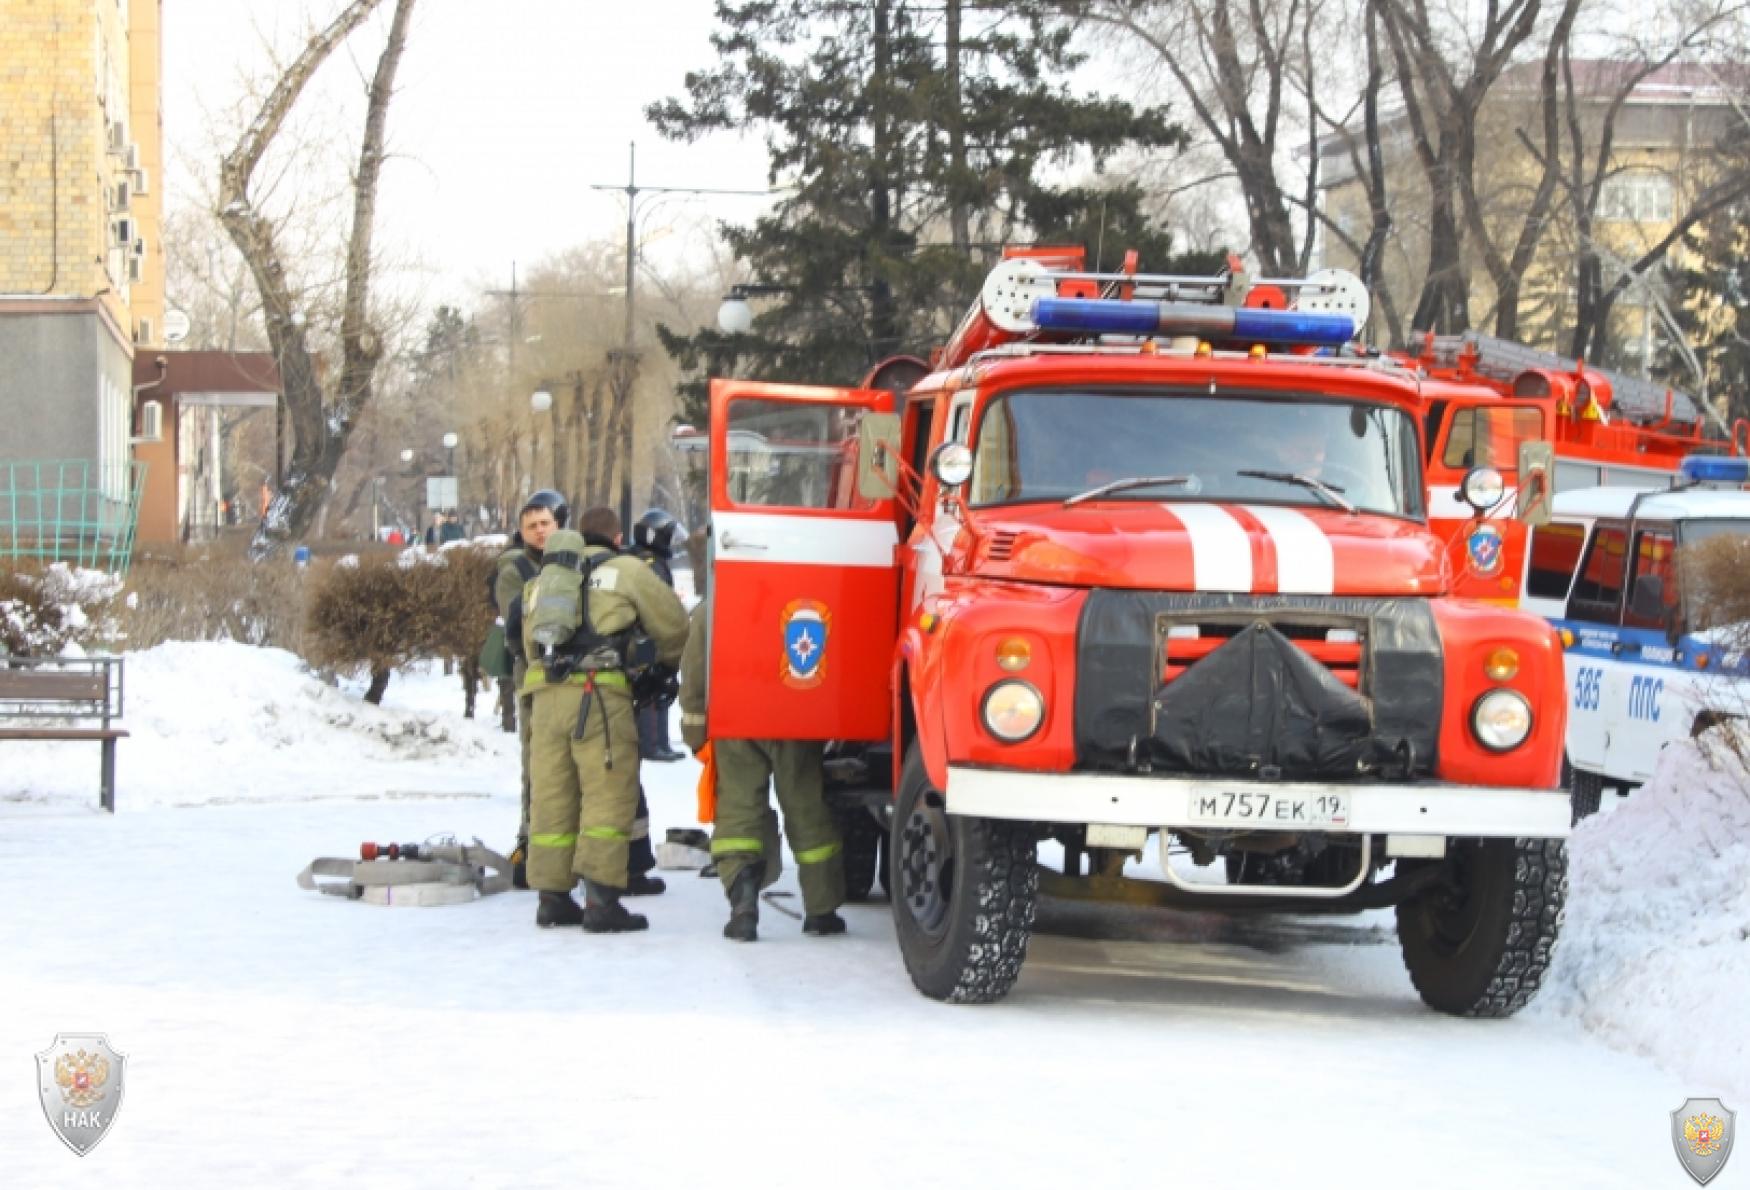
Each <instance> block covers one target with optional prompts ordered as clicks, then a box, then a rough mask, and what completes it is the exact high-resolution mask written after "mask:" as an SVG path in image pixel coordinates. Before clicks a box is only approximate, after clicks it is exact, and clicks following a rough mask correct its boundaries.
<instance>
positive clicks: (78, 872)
mask: <svg viewBox="0 0 1750 1190" xmlns="http://www.w3.org/2000/svg"><path fill="white" fill-rule="evenodd" d="M678 775H679V774H677V776H678ZM672 784H676V785H678V784H679V782H673V783H672ZM667 793H668V796H665V797H663V798H662V799H661V804H659V807H658V811H657V813H658V816H659V818H660V817H661V816H662V815H663V812H664V811H665V810H672V809H673V808H674V807H675V804H676V803H677V802H678V801H679V800H680V798H679V796H677V795H679V794H681V793H684V790H676V789H672V788H671V789H670V790H668V791H667ZM512 814H514V805H512V803H511V802H510V801H509V800H508V799H502V798H500V799H493V800H490V801H484V800H482V801H474V800H441V801H418V802H413V801H393V802H367V803H321V804H317V805H313V806H265V807H225V808H212V809H201V810H160V811H152V812H147V813H140V814H135V815H127V814H123V815H121V816H118V817H117V818H115V819H113V820H109V819H103V818H94V817H84V816H80V817H54V818H50V817H35V818H29V819H21V820H13V821H9V822H7V823H6V825H5V828H4V831H3V833H0V892H3V893H4V894H5V896H6V900H7V904H8V906H9V909H8V911H7V913H6V914H5V917H4V920H3V922H0V953H4V954H6V955H7V956H8V959H7V961H6V962H5V964H4V965H3V967H0V1003H4V1004H5V1006H6V1010H5V1012H4V1013H0V1054H4V1055H8V1057H7V1059H6V1061H5V1062H4V1064H3V1068H4V1069H9V1070H11V1071H12V1074H11V1075H9V1076H7V1077H6V1078H4V1079H0V1152H3V1153H5V1154H6V1166H7V1169H6V1175H5V1182H6V1184H8V1185H13V1186H49V1185H65V1184H69V1183H70V1182H71V1181H72V1179H73V1178H75V1177H78V1178H79V1179H80V1180H85V1179H86V1178H87V1177H88V1176H90V1177H96V1178H99V1179H101V1180H102V1181H103V1182H104V1184H105V1185H144V1186H169V1185H177V1186H197V1185H199V1186H206V1185H213V1186H218V1185H262V1186H266V1185H274V1186H292V1185H330V1186H332V1185H334V1184H336V1179H340V1178H349V1179H351V1178H363V1179H364V1182H363V1183H362V1184H369V1185H372V1186H399V1185H408V1186H425V1185H435V1184H445V1185H463V1184H465V1185H481V1186H509V1185H519V1186H548V1185H551V1186H578V1185H601V1186H641V1185H675V1184H686V1185H693V1184H699V1183H701V1182H703V1181H705V1180H706V1179H721V1180H726V1181H727V1183H728V1184H731V1185H750V1186H751V1185H761V1186H791V1185H795V1186H809V1187H812V1188H816V1190H818V1188H819V1187H821V1186H841V1185H845V1186H848V1185H871V1186H873V1185H881V1186H893V1185H919V1186H929V1185H958V1186H962V1187H970V1186H996V1185H1037V1184H1043V1183H1046V1182H1051V1183H1054V1184H1058V1185H1063V1184H1070V1185H1101V1184H1110V1182H1111V1180H1112V1179H1113V1178H1114V1177H1118V1178H1123V1179H1125V1180H1126V1181H1131V1180H1134V1181H1135V1182H1136V1183H1138V1184H1155V1183H1158V1182H1159V1181H1160V1180H1162V1179H1164V1180H1165V1181H1168V1182H1173V1183H1176V1184H1181V1185H1183V1184H1186V1179H1188V1178H1190V1177H1193V1176H1196V1177H1201V1178H1206V1179H1208V1181H1207V1182H1206V1184H1209V1185H1231V1184H1241V1183H1239V1182H1235V1181H1234V1178H1235V1176H1236V1175H1237V1174H1239V1173H1240V1171H1245V1173H1246V1176H1245V1178H1244V1179H1243V1184H1247V1185H1263V1186H1273V1185H1295V1186H1307V1185H1335V1184H1339V1183H1352V1182H1354V1181H1356V1179H1358V1178H1359V1179H1361V1181H1362V1182H1363V1183H1364V1184H1365V1183H1369V1182H1373V1181H1374V1180H1375V1179H1390V1180H1391V1181H1392V1182H1393V1183H1394V1184H1402V1185H1416V1186H1424V1187H1433V1186H1453V1187H1473V1186H1476V1185H1479V1184H1483V1185H1490V1184H1493V1185H1503V1184H1509V1185H1546V1186H1589V1187H1600V1186H1624V1187H1636V1188H1645V1187H1653V1186H1662V1185H1672V1186H1676V1185H1680V1184H1681V1183H1680V1182H1679V1181H1678V1179H1679V1178H1682V1177H1683V1176H1684V1175H1683V1174H1682V1173H1681V1171H1679V1170H1678V1168H1677V1166H1676V1163H1675V1161H1674V1159H1673V1157H1672V1153H1671V1146H1670V1141H1669V1139H1668V1138H1667V1135H1666V1113H1667V1112H1668V1111H1670V1110H1671V1109H1672V1108H1673V1107H1675V1106H1677V1105H1678V1104H1679V1103H1681V1102H1682V1101H1683V1100H1684V1099H1685V1098H1686V1097H1687V1096H1688V1095H1689V1094H1692V1093H1697V1092H1698V1091H1699V1088H1693V1087H1686V1086H1683V1085H1680V1084H1679V1083H1678V1082H1677V1081H1676V1080H1675V1079H1673V1078H1672V1077H1671V1076H1668V1075H1666V1074H1664V1073H1662V1072H1661V1071H1659V1070H1658V1069H1656V1068H1655V1067H1653V1066H1651V1065H1650V1064H1648V1063H1646V1062H1644V1061H1641V1060H1639V1059H1635V1058H1631V1057H1627V1056H1623V1055H1620V1054H1617V1053H1614V1052H1612V1051H1610V1050H1607V1049H1605V1048H1604V1047H1603V1046H1602V1045H1600V1044H1598V1043H1596V1042H1595V1041H1592V1040H1590V1039H1588V1038H1587V1037H1586V1036H1585V1035H1584V1034H1582V1033H1581V1032H1579V1031H1578V1030H1577V1029H1576V1028H1574V1027H1573V1026H1572V1025H1570V1024H1568V1023H1567V1022H1565V1021H1562V1020H1559V1019H1550V1018H1541V1019H1540V1017H1539V1016H1537V1015H1535V1014H1533V1015H1528V1016H1525V1017H1521V1018H1519V1019H1515V1020H1511V1021H1506V1022H1471V1021H1458V1020H1452V1019H1448V1018H1445V1017H1441V1016H1437V1015H1435V1014H1434V1013H1432V1012H1429V1011H1428V1010H1426V1009H1425V1008H1423V1007H1422V1005H1421V1003H1420V1002H1419V1001H1418V1000H1417V999H1416V997H1415V995H1414V993H1413V992H1412V991H1411V989H1410V986H1409V983H1408V980H1407V979H1406V978H1405V977H1404V975H1403V973H1402V970H1401V968H1400V966H1399V961H1398V954H1397V948H1396V946H1395V944H1394V942H1393V940H1392V938H1391V936H1390V933H1389V931H1380V930H1378V929H1376V928H1375V927H1373V926H1371V925H1359V926H1358V925H1356V924H1355V923H1353V922H1349V921H1345V920H1343V919H1337V920H1334V921H1330V922H1322V921H1321V922H1317V923H1314V924H1312V925H1310V926H1309V925H1307V924H1305V923H1304V921H1303V922H1300V923H1293V924H1292V925H1291V926H1289V927H1287V928H1284V927H1283V926H1281V925H1278V926H1276V927H1274V928H1272V927H1270V926H1267V925H1264V924H1262V923H1239V924H1237V925H1235V924H1229V923H1226V922H1223V921H1221V920H1220V919H1216V918H1210V917H1190V918H1186V917H1178V918H1164V917H1159V916H1151V917H1149V918H1147V919H1144V920H1139V919H1138V918H1137V917H1135V916H1134V915H1131V914H1127V913H1124V912H1121V911H1120V912H1110V911H1104V910H1102V911H1095V912H1090V911H1088V910H1082V909H1077V910H1073V911H1070V912H1068V913H1064V912H1058V913H1055V914H1053V915H1052V919H1053V920H1054V922H1055V926H1056V928H1061V929H1065V930H1067V931H1071V932H1072V935H1073V934H1080V935H1086V934H1090V933H1098V934H1101V935H1115V936H1102V937H1086V936H1045V937H1041V938H1039V939H1038V940H1037V941H1036V943H1035V946H1034V948H1033V950H1032V952H1031V954H1030V956H1029V959H1028V963H1027V967H1026V971H1025V973H1024V975H1023V977H1022V980H1021V983H1020V985H1019V987H1018V988H1017V989H1016V991H1015V993H1014V995H1013V996H1012V997H1011V998H1010V999H1009V1000H1008V1001H1006V1002H1005V1003H1002V1004H1000V1005H996V1006H993V1007H988V1008H958V1007H949V1006H944V1005H940V1004H936V1003H934V1002H931V1001H927V1000H925V999H923V998H922V997H920V996H918V995H917V994H916V993H915V992H914V991H913V990H912V988H911V986H910V983H909V981H908V980H907V978H906V975H905V972H904V969H903V967H902V965H901V963H900V960H899V955H898V952H897V949H896V948H895V945H894V942H893V929H892V923H891V919H890V917H889V911H888V907H887V905H886V904H885V903H877V904H871V905H867V906H856V907H852V908H850V909H849V910H848V912H847V916H848V918H849V921H850V926H851V933H850V935H849V936H848V937H845V938H839V939H826V940H818V939H809V938H804V937H802V936H801V934H800V933H799V932H798V927H797V923H796V922H794V921H793V920H791V919H790V918H788V917H785V916H783V915H781V914H778V913H776V912H773V911H771V910H770V909H767V910H766V911H765V913H764V915H763V921H762V926H761V929H762V941H760V942H759V943H758V944H756V945H753V946H741V945H735V944H732V943H729V942H726V941H724V940H723V939H721V938H720V937H719V936H718V930H719V928H720V927H721V924H722V920H723V914H724V909H723V902H722V896H721V893H720V891H719V889H718V887H717V885H716V883H715V882H713V881H705V880H700V879H698V878H697V877H696V876H694V875H693V874H691V873H677V874H671V877H670V879H671V881H672V883H673V887H671V890H670V892H669V893H668V894H667V895H665V896H663V897H661V898H658V899H655V900H652V901H646V902H644V903H642V904H641V905H640V906H639V907H640V908H641V909H644V910H646V911H647V912H648V913H649V915H650V917H651V922H652V928H651V931H650V932H649V933H647V934H643V935H638V936H625V937H610V938H592V937H586V936H584V935H583V934H581V933H579V932H576V931H567V932H557V931H545V932H543V931H537V930H536V929H535V928H534V926H533V924H532V922H531V918H532V915H533V912H534V904H533V896H532V894H528V893H507V894H504V895H502V896H497V897H492V898H489V899H486V900H483V901H480V902H477V903H475V904H472V905H467V906H460V907H454V908H444V909H425V910H412V909H409V910H394V909H378V908H372V907H367V906H363V905H355V904H349V903H346V902H344V901H341V900H339V899H335V898H330V897H322V896H318V895H316V894H313V893H304V892H300V891H299V890H298V889H297V888H296V887H294V885H293V883H292V876H293V874H294V873H295V872H296V871H297V870H298V869H299V868H300V867H301V866H302V865H303V864H304V863H305V862H307V861H308V860H309V859H310V858H311V857H313V856H315V855H317V854H342V853H344V852H345V851H346V849H347V848H349V847H350V846H352V845H355V844H356V843H357V842H358V841H359V840H361V839H367V838H369V839H378V840H384V841H388V840H396V839H416V838H420V837H423V836H424V835H426V834H428V833H430V832H431V831H432V830H433V829H434V828H438V827H442V828H445V829H450V830H455V831H457V832H459V833H464V834H472V833H479V834H481V835H482V836H485V837H493V836H502V834H503V833H504V823H505V822H506V820H507V818H506V816H507V815H512ZM785 884H786V886H790V887H793V883H792V882H791V881H790V880H789V879H788V878H787V879H786V881H785ZM1053 920H1048V923H1047V924H1048V925H1049V924H1053ZM77 1030H90V1031H99V1032H105V1033H107V1034H108V1035H109V1039H110V1041H111V1043H112V1044H113V1045H114V1046H115V1047H116V1048H117V1049H119V1050H120V1051H121V1052H123V1053H125V1054H126V1055H127V1056H128V1069H127V1096H126V1101H125V1103H124V1104H123V1106H122V1109H121V1112H120V1113H119V1115H118V1118H117V1121H116V1124H115V1127H114V1130H113V1131H112V1133H111V1134H110V1135H109V1136H108V1137H106V1138H105V1140H104V1141H103V1142H102V1144H101V1145H99V1147H98V1148H97V1149H96V1150H95V1151H94V1152H93V1153H92V1154H91V1155H90V1156H88V1157H86V1158H84V1159H82V1161H81V1159H79V1158H75V1157H74V1156H73V1155H72V1154H71V1153H69V1152H68V1151H67V1150H66V1149H65V1148H63V1147H62V1145H61V1143H60V1141H59V1140H57V1139H56V1138H55V1137H54V1136H53V1135H52V1134H51V1133H50V1131H49V1129H48V1126H47V1125H46V1123H45V1122H44V1119H43V1114H42V1111H41V1109H40V1107H39V1106H38V1103H37V1101H36V1094H35V1089H34V1084H33V1081H32V1078H31V1070H32V1059H31V1056H30V1055H31V1054H33V1053H34V1052H35V1051H37V1050H40V1049H42V1048H44V1047H45V1046H46V1045H47V1044H48V1043H49V1041H50V1040H51V1039H52V1038H53V1036H54V1035H55V1033H57V1032H59V1031H77ZM1742 1172H1744V1171H1740V1170H1736V1169H1728V1170H1727V1171H1726V1173H1727V1175H1732V1174H1741V1173H1742ZM434 1176H435V1177H436V1179H437V1180H436V1181H434V1180H433V1178H434ZM1721 1184H1724V1185H1731V1184H1732V1182H1731V1179H1730V1177H1729V1176H1728V1177H1727V1178H1726V1179H1725V1180H1724V1181H1723V1182H1722V1183H1721Z"/></svg>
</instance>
